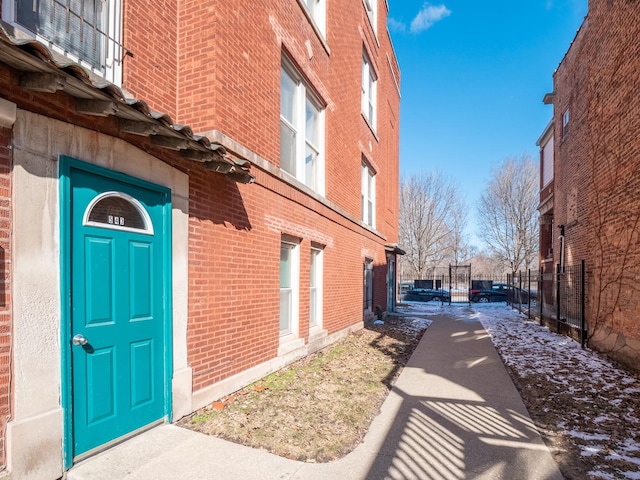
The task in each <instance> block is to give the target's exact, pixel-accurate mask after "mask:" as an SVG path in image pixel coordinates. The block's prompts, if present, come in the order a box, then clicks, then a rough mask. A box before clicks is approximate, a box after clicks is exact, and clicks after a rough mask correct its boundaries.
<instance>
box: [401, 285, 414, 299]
mask: <svg viewBox="0 0 640 480" xmlns="http://www.w3.org/2000/svg"><path fill="white" fill-rule="evenodd" d="M409 290H413V282H400V284H399V285H398V292H399V293H400V297H401V298H402V296H403V295H405V294H406V293H407V292H408V291H409Z"/></svg>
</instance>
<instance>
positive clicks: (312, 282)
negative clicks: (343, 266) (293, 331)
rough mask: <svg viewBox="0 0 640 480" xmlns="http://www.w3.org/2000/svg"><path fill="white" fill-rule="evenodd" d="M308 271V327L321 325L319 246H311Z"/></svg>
mask: <svg viewBox="0 0 640 480" xmlns="http://www.w3.org/2000/svg"><path fill="white" fill-rule="evenodd" d="M309 273H310V279H309V328H314V327H322V279H323V252H322V249H321V248H316V247H313V248H311V260H310V265H309Z"/></svg>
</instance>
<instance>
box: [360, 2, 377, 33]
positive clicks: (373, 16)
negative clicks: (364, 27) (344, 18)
mask: <svg viewBox="0 0 640 480" xmlns="http://www.w3.org/2000/svg"><path fill="white" fill-rule="evenodd" d="M362 1H363V3H364V9H365V11H366V12H367V17H368V18H369V23H371V28H373V33H375V34H376V35H377V34H378V0H362Z"/></svg>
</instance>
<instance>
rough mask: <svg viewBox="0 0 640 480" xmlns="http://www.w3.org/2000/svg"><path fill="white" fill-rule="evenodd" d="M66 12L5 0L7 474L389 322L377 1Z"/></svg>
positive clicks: (381, 37) (387, 103) (170, 415)
mask: <svg viewBox="0 0 640 480" xmlns="http://www.w3.org/2000/svg"><path fill="white" fill-rule="evenodd" d="M84 4H85V6H87V8H85V10H84V11H82V12H79V11H74V9H73V7H71V10H70V12H67V11H66V10H65V9H64V8H63V9H62V10H59V8H60V7H61V3H58V2H55V1H53V0H47V1H46V2H40V3H38V5H37V7H38V8H36V11H34V10H33V8H32V4H31V3H29V5H26V3H25V4H24V5H23V4H22V2H19V3H16V2H13V1H12V2H8V1H7V0H2V23H1V24H0V26H1V27H2V28H1V29H0V222H1V223H2V228H1V229H0V252H1V253H2V257H1V258H0V268H1V270H0V279H1V282H0V284H1V285H2V286H3V290H2V292H0V301H1V302H0V322H1V323H0V325H1V327H2V330H1V333H2V336H0V339H2V341H1V343H0V412H2V413H3V415H2V419H1V420H0V422H2V425H0V427H2V428H0V431H1V432H6V434H3V435H0V466H2V467H4V468H5V469H6V470H7V471H8V472H9V474H10V475H11V476H12V477H14V478H20V479H31V478H33V479H47V478H51V479H55V478H59V477H60V476H62V475H63V473H64V471H66V470H68V469H69V468H72V466H73V464H74V463H75V462H77V461H79V460H81V459H82V458H84V457H85V456H87V455H91V454H93V453H94V452H96V451H99V450H101V449H103V448H104V445H108V444H109V443H110V442H112V441H113V440H114V439H120V438H123V437H126V436H127V435H131V434H132V433H133V432H136V431H139V429H141V428H142V429H144V428H148V427H149V426H151V425H154V424H155V423H157V422H167V421H173V420H176V419H178V418H180V417H182V416H184V415H186V414H189V413H191V412H193V411H195V410H197V409H198V408H200V407H203V406H205V405H207V404H208V403H210V402H211V401H213V400H215V399H217V398H219V397H220V396H223V395H225V394H227V393H231V392H232V391H234V390H236V389H238V388H240V387H242V386H244V385H246V384H248V383H250V382H252V381H254V380H256V379H258V378H260V377H261V376H263V375H265V374H267V373H269V372H271V371H274V370H276V369H278V368H281V367H283V366H285V365H287V364H288V363H290V362H292V361H294V360H296V359H298V358H301V357H302V356H305V355H307V354H309V353H311V352H313V351H316V350H318V349H320V348H322V347H324V346H326V345H328V344H330V343H331V342H333V341H335V340H336V339H338V338H340V337H341V336H344V335H346V334H348V333H349V332H350V331H352V330H354V329H358V328H361V327H362V326H363V323H364V322H365V321H366V320H367V319H370V318H373V317H374V316H375V315H380V316H382V315H384V314H385V312H387V311H388V310H390V309H391V308H392V307H393V305H394V303H395V283H396V279H395V261H396V255H397V254H401V253H402V250H400V249H399V248H398V246H397V235H398V233H397V231H398V226H397V218H398V181H399V177H398V175H399V174H398V128H399V125H398V121H399V101H400V93H399V81H400V73H399V67H398V64H397V61H396V58H395V54H394V51H393V47H392V45H391V41H390V38H389V33H388V31H387V28H386V17H387V13H388V12H387V8H388V6H387V3H386V2H383V1H381V0H362V1H356V2H353V1H348V0H339V1H332V2H327V1H326V0H307V1H302V0H286V1H281V0H277V1H276V0H269V1H267V0H265V1H258V2H249V1H244V0H243V1H233V2H231V1H220V2H213V3H203V2H200V1H197V2H196V1H191V0H189V1H186V2H181V3H178V4H176V2H168V1H165V0H154V1H140V2H121V1H119V0H109V1H107V2H104V1H99V0H96V1H95V2H93V1H89V2H84ZM89 7H91V8H89ZM51 22H53V23H51ZM94 27H96V28H94ZM79 65H82V68H81V67H80V66H79ZM159 112H161V113H159ZM87 379H89V381H87ZM123 392H124V393H123ZM122 412H124V414H121V413H122ZM36 440H37V441H36Z"/></svg>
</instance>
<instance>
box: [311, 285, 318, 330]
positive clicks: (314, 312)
mask: <svg viewBox="0 0 640 480" xmlns="http://www.w3.org/2000/svg"><path fill="white" fill-rule="evenodd" d="M317 296H318V290H317V289H316V288H315V287H312V288H311V290H310V292H309V326H310V327H315V326H316V325H317V324H318V312H317V310H318V301H317Z"/></svg>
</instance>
